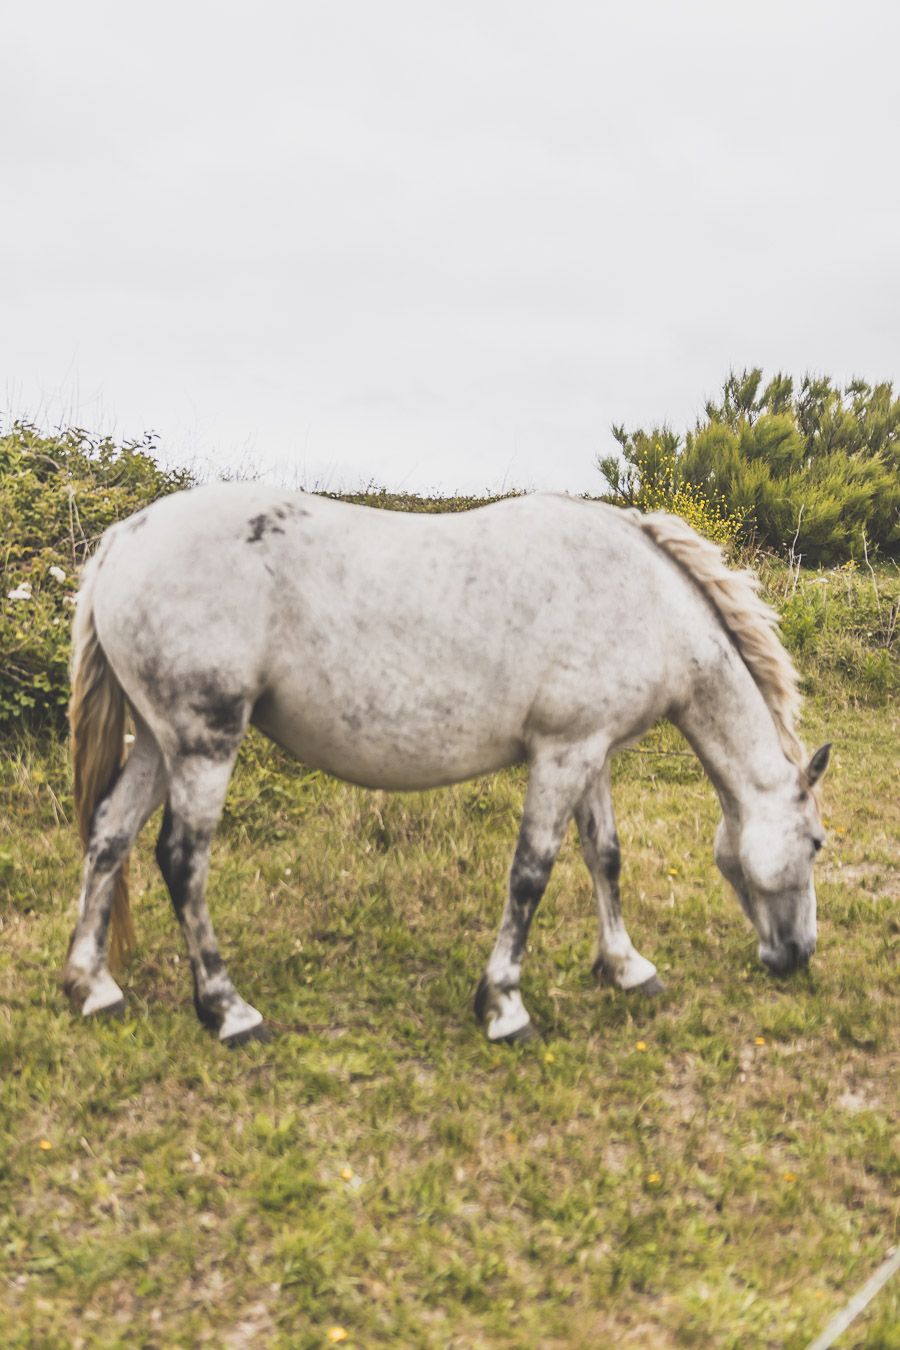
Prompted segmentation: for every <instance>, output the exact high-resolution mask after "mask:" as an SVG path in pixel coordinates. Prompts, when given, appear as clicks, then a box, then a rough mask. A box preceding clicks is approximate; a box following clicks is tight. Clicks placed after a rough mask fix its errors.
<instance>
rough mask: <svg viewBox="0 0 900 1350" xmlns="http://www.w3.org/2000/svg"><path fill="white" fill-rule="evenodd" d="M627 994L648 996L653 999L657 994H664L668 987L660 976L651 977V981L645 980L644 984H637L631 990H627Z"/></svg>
mask: <svg viewBox="0 0 900 1350" xmlns="http://www.w3.org/2000/svg"><path fill="white" fill-rule="evenodd" d="M625 992H626V994H647V995H649V996H650V997H651V998H653V997H655V996H656V995H657V994H664V993H665V992H666V986H665V985H664V984H663V982H662V980H661V979H660V978H659V976H658V975H651V976H650V978H649V980H645V981H644V983H643V984H636V985H634V986H633V987H632V988H631V989H626V990H625Z"/></svg>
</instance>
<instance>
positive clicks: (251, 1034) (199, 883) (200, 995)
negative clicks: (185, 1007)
mask: <svg viewBox="0 0 900 1350" xmlns="http://www.w3.org/2000/svg"><path fill="white" fill-rule="evenodd" d="M233 764H234V756H233V755H229V756H228V757H227V758H224V759H216V758H206V757H204V756H198V755H191V756H184V757H180V758H178V759H176V760H175V761H174V762H173V763H172V765H171V768H170V773H169V800H168V802H167V804H166V809H165V813H164V815H163V823H162V829H161V830H160V835H159V842H158V843H157V846H156V857H157V861H158V863H159V866H160V870H161V872H162V874H163V877H164V879H165V882H166V885H167V886H168V888H169V893H170V894H171V896H172V903H173V905H174V907H175V913H176V914H177V916H178V920H179V922H180V924H181V930H182V933H183V934H184V940H185V945H186V946H187V950H188V956H189V958H190V962H191V971H192V973H193V977H194V1007H195V1008H196V1010H197V1016H198V1017H199V1018H200V1021H201V1022H202V1023H203V1025H204V1026H207V1027H210V1028H211V1029H212V1030H214V1031H217V1032H218V1034H219V1040H221V1041H222V1042H223V1043H225V1044H227V1045H238V1044H240V1043H241V1042H242V1041H246V1040H249V1039H251V1038H254V1039H257V1040H262V1039H265V1035H266V1033H265V1028H264V1026H263V1019H262V1014H261V1013H259V1012H257V1010H256V1008H253V1007H251V1006H250V1004H249V1003H246V1002H245V1001H244V999H242V998H241V996H240V994H239V993H238V992H237V990H236V989H235V987H234V985H233V984H232V982H231V980H230V978H229V976H228V972H227V971H226V969H225V962H224V961H223V960H222V957H221V955H220V953H219V945H218V943H217V941H216V935H215V933H214V931H213V926H212V920H211V919H210V917H209V910H208V909H207V905H206V879H207V875H208V872H209V851H210V845H211V843H212V837H213V832H214V831H215V828H216V825H217V824H218V822H219V817H220V815H221V812H222V806H223V803H224V801H225V793H226V790H227V788H228V780H229V778H230V777H231V770H232V767H233Z"/></svg>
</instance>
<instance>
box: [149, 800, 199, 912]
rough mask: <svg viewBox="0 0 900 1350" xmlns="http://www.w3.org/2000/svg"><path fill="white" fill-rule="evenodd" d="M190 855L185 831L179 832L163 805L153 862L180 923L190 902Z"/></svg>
mask: <svg viewBox="0 0 900 1350" xmlns="http://www.w3.org/2000/svg"><path fill="white" fill-rule="evenodd" d="M192 855H193V849H192V848H191V847H190V843H189V840H188V838H187V835H186V831H184V830H183V829H180V828H179V826H178V823H177V822H176V820H175V817H174V816H173V815H172V809H171V807H170V806H169V803H168V802H166V808H165V810H164V811H163V819H162V826H161V828H160V831H159V838H158V839H157V841H156V861H157V862H158V863H159V870H160V871H161V872H162V874H163V880H164V881H165V883H166V885H167V886H168V888H169V894H170V895H171V897H172V904H173V905H174V907H175V913H176V914H177V915H178V917H179V919H180V918H181V914H182V911H183V909H184V907H185V905H186V904H187V902H188V900H189V898H190V881H191V867H192V862H193V857H192Z"/></svg>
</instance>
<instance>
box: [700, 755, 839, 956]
mask: <svg viewBox="0 0 900 1350" xmlns="http://www.w3.org/2000/svg"><path fill="white" fill-rule="evenodd" d="M830 750H831V746H830V745H823V746H822V747H821V749H819V750H817V751H816V753H815V754H814V755H813V757H812V759H811V760H810V762H809V764H808V766H807V767H806V769H803V770H798V771H797V774H796V778H795V779H794V780H793V781H792V782H790V783H788V784H787V785H786V786H785V788H784V789H783V790H782V791H780V792H777V793H771V794H767V795H766V796H765V797H761V798H760V799H759V801H758V803H757V806H756V809H754V811H753V812H752V814H751V815H750V816H749V817H748V818H747V819H744V820H740V821H739V820H737V819H736V818H735V819H731V818H729V816H728V814H727V813H726V815H725V817H724V819H723V820H722V823H721V825H720V826H719V830H718V833H717V835H716V862H717V863H718V866H719V870H720V871H721V873H722V875H723V876H724V877H726V878H727V880H728V881H730V882H731V885H732V886H733V887H734V889H735V891H736V892H737V897H738V899H739V900H740V902H741V906H742V908H743V910H744V912H745V913H746V915H747V917H748V919H749V920H750V922H751V923H752V924H753V927H754V928H755V929H756V931H757V933H758V934H759V939H760V942H759V956H760V960H761V961H762V962H763V963H764V964H765V965H767V966H768V967H769V969H770V970H773V971H775V973H776V974H777V975H789V974H790V973H791V971H794V970H796V969H797V967H798V966H805V965H806V964H807V963H808V962H809V958H810V957H811V956H812V954H813V952H814V951H815V948H816V891H815V887H814V885H813V878H812V869H813V862H814V860H815V856H816V854H817V853H818V851H819V849H820V848H821V847H822V844H823V842H824V830H823V828H822V822H821V819H820V817H819V810H818V806H817V805H816V799H815V794H814V793H813V790H812V789H813V788H814V787H815V784H816V783H817V782H818V780H819V779H820V778H821V777H822V774H823V773H824V772H825V769H826V767H827V765H828V756H829V753H830Z"/></svg>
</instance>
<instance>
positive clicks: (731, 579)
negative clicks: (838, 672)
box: [632, 511, 806, 768]
mask: <svg viewBox="0 0 900 1350" xmlns="http://www.w3.org/2000/svg"><path fill="white" fill-rule="evenodd" d="M632 517H633V519H634V520H635V522H636V523H637V524H638V525H640V527H641V529H642V530H643V531H644V533H645V534H646V535H648V536H649V537H650V538H651V539H652V540H653V542H654V544H656V546H657V547H658V548H660V549H662V551H663V552H664V553H667V554H668V555H669V557H670V558H672V559H673V560H674V561H675V562H676V563H677V564H678V565H679V566H680V567H681V568H682V569H683V570H684V571H685V572H687V574H688V575H689V576H690V577H691V579H692V580H693V581H694V583H695V584H696V585H697V586H698V587H699V588H700V590H701V591H702V592H703V594H704V595H705V596H706V598H707V600H709V602H710V603H711V604H712V606H713V609H714V610H715V611H716V613H717V614H718V616H719V619H720V620H721V623H722V625H723V627H724V628H725V630H726V632H728V634H729V635H730V637H731V639H732V641H733V642H734V645H735V646H736V647H737V649H738V652H739V653H740V655H741V657H742V658H743V661H744V664H745V665H746V666H747V669H748V670H749V671H750V674H751V675H752V676H753V679H754V680H755V681H756V684H757V686H758V687H759V690H760V692H761V693H762V696H763V698H764V699H765V700H766V703H767V704H768V707H769V711H770V712H771V714H772V720H773V721H774V723H775V727H776V730H777V731H778V736H779V739H780V741H781V745H782V748H783V750H784V752H785V754H786V755H787V757H788V759H789V760H791V761H792V762H793V763H794V764H796V765H798V766H799V767H801V768H802V767H803V766H804V765H805V763H806V758H805V754H804V750H803V746H802V744H801V743H800V739H799V737H798V736H797V732H796V730H795V727H794V723H795V719H796V716H797V713H798V711H799V707H800V693H799V688H798V678H797V672H796V670H795V669H794V664H793V662H792V661H791V658H790V657H789V656H788V654H787V652H786V651H785V649H784V647H783V646H782V644H781V642H780V640H779V638H778V632H777V629H778V615H777V614H776V613H775V611H774V610H773V609H772V608H771V606H770V605H767V604H766V602H765V601H764V600H763V599H762V598H761V597H760V595H759V589H760V582H759V578H758V577H757V576H756V575H755V573H753V572H751V571H750V570H749V569H745V570H744V571H735V570H734V569H732V568H730V567H728V566H727V564H726V563H725V560H724V558H723V556H722V550H721V549H720V548H719V547H718V546H717V545H716V544H713V543H710V541H709V540H708V539H704V538H702V536H701V535H699V534H697V532H696V530H693V529H691V527H690V525H688V524H687V522H686V521H684V520H682V519H681V517H680V516H672V515H669V514H668V513H667V512H665V511H654V512H652V513H651V514H650V515H646V516H644V515H641V514H640V512H638V511H633V512H632Z"/></svg>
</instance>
